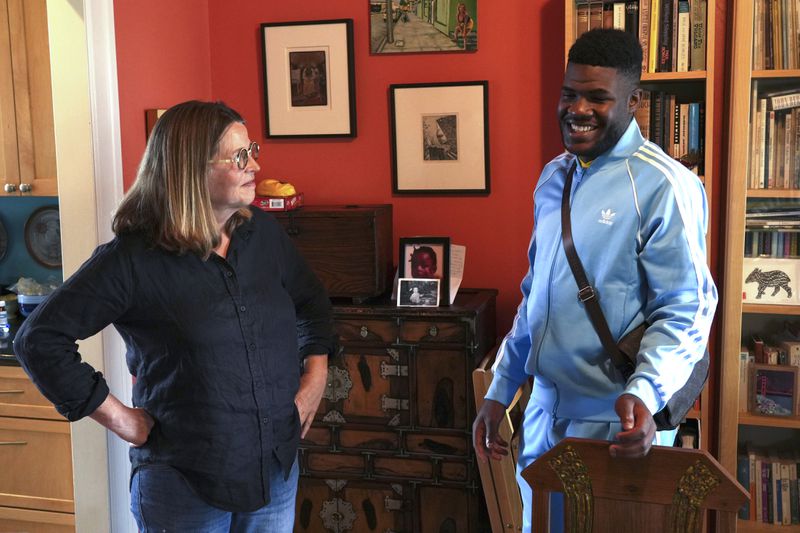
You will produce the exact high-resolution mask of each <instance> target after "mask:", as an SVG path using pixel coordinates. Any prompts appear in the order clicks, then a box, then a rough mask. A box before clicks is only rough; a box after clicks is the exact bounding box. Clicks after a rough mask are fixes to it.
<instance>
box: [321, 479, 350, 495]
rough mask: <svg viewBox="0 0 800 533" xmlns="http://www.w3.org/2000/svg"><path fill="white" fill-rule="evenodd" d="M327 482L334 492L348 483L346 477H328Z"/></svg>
mask: <svg viewBox="0 0 800 533" xmlns="http://www.w3.org/2000/svg"><path fill="white" fill-rule="evenodd" d="M325 484H326V485H328V486H329V487H330V488H331V490H332V491H333V492H339V491H340V490H342V489H343V488H344V487H345V485H347V480H346V479H326V480H325Z"/></svg>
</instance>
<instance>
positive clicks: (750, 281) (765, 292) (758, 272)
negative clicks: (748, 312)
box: [742, 257, 800, 305]
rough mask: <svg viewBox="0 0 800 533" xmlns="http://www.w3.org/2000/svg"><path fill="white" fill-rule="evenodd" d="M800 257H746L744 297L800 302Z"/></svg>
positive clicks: (753, 300)
mask: <svg viewBox="0 0 800 533" xmlns="http://www.w3.org/2000/svg"><path fill="white" fill-rule="evenodd" d="M798 280H800V259H777V258H772V257H745V258H744V263H743V264H742V301H743V302H744V303H754V304H773V305H776V304H777V305H800V287H798V286H797V281H798Z"/></svg>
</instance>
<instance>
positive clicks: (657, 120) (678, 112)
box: [636, 91, 705, 175]
mask: <svg viewBox="0 0 800 533" xmlns="http://www.w3.org/2000/svg"><path fill="white" fill-rule="evenodd" d="M636 122H637V123H638V124H639V129H641V131H642V135H644V136H645V137H646V138H648V139H650V140H651V141H653V142H654V143H656V144H658V145H659V146H661V148H663V149H664V151H665V152H666V153H667V154H669V155H670V156H672V157H674V158H675V159H677V160H678V161H680V162H681V163H683V164H684V165H685V166H686V167H688V168H689V169H691V170H692V171H693V172H694V173H695V174H698V175H703V153H704V152H705V105H704V104H703V103H701V102H684V101H681V100H679V97H677V96H676V95H674V94H669V93H665V92H662V91H642V100H641V103H640V105H639V108H638V110H637V111H636Z"/></svg>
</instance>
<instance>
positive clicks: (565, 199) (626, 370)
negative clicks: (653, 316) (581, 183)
mask: <svg viewBox="0 0 800 533" xmlns="http://www.w3.org/2000/svg"><path fill="white" fill-rule="evenodd" d="M577 164H578V158H577V157H576V158H575V162H573V163H572V166H571V167H570V168H569V172H568V173H567V179H566V181H565V182H564V193H563V194H562V196H561V240H562V241H563V243H564V251H565V252H566V254H567V262H568V263H569V268H570V270H572V275H573V276H575V281H576V282H577V284H578V299H579V300H580V301H581V302H583V305H584V307H585V308H586V312H587V313H588V314H589V318H590V319H591V321H592V325H593V326H594V329H595V331H596V332H597V336H598V337H600V342H602V343H603V348H605V350H606V353H607V354H608V355H609V356H610V357H611V361H612V362H613V363H614V366H615V367H617V370H619V372H620V373H621V374H622V376H623V377H624V378H625V379H626V380H627V379H628V378H629V377H630V376H631V375H632V374H633V372H634V370H635V367H634V365H633V363H632V362H631V361H630V359H628V358H627V357H625V356H624V355H623V354H622V352H620V351H619V348H618V347H617V343H616V342H615V341H614V337H613V336H612V335H611V330H609V329H608V322H606V317H605V315H603V310H602V309H600V304H599V303H597V298H598V294H597V291H595V289H594V288H592V286H591V285H590V284H589V280H588V279H587V278H586V272H585V271H584V270H583V265H582V264H581V260H580V258H579V257H578V252H577V251H576V250H575V243H574V242H573V241H572V223H571V222H570V216H569V209H570V208H569V195H570V191H571V190H572V176H573V174H575V167H576V166H577Z"/></svg>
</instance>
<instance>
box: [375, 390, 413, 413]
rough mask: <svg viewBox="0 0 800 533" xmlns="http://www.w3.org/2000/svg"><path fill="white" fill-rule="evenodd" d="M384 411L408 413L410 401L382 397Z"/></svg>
mask: <svg viewBox="0 0 800 533" xmlns="http://www.w3.org/2000/svg"><path fill="white" fill-rule="evenodd" d="M381 410H382V411H408V400H406V399H403V398H390V397H388V396H386V395H385V394H383V395H381Z"/></svg>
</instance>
